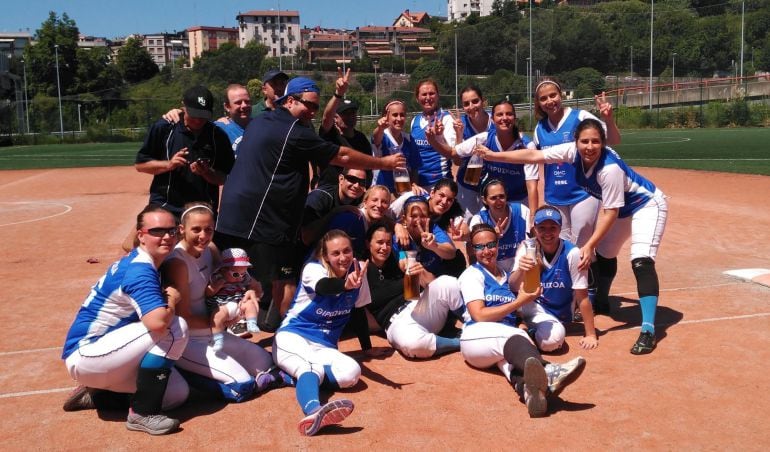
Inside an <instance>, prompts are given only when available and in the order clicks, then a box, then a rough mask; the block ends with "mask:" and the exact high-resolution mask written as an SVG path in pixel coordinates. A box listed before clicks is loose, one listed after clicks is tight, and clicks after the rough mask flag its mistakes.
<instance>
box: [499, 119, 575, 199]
mask: <svg viewBox="0 0 770 452" xmlns="http://www.w3.org/2000/svg"><path fill="white" fill-rule="evenodd" d="M578 124H580V110H571V111H570V112H569V114H568V115H567V118H566V119H565V120H564V122H563V123H562V124H561V126H560V127H559V128H558V129H555V130H554V129H552V128H551V125H550V123H549V122H548V118H547V117H546V118H543V119H541V120H540V121H538V123H537V125H536V126H535V135H536V136H537V143H538V147H539V148H540V149H547V148H549V147H551V146H556V145H558V144H563V143H569V142H573V141H575V136H574V134H575V129H577V126H578ZM543 170H544V171H545V176H544V179H545V188H544V192H545V202H546V203H547V204H551V205H554V206H567V205H572V204H577V203H578V202H580V201H582V200H584V199H586V198H587V197H588V193H586V192H585V190H583V188H582V187H580V186H579V185H578V184H577V180H576V176H575V167H574V165H571V164H569V163H546V164H545V166H544V167H543ZM509 196H510V195H509Z"/></svg>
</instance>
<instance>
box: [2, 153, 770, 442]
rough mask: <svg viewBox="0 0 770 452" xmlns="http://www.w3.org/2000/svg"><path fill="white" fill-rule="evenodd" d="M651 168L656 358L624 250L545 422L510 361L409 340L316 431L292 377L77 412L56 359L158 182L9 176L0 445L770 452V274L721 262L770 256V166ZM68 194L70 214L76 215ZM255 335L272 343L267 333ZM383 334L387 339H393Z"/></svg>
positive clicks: (368, 373) (117, 173) (49, 173)
mask: <svg viewBox="0 0 770 452" xmlns="http://www.w3.org/2000/svg"><path fill="white" fill-rule="evenodd" d="M641 173H642V174H644V175H645V176H647V177H649V178H650V179H651V180H653V181H654V182H655V183H656V184H657V185H658V186H659V187H660V188H661V189H662V190H663V191H664V192H665V193H666V194H668V195H669V196H671V198H670V200H669V201H670V216H669V223H668V229H667V231H666V233H665V236H664V238H663V244H662V247H661V250H660V254H659V257H658V264H657V266H658V271H659V274H660V279H661V288H662V294H661V307H660V308H659V311H658V317H657V324H658V337H659V343H658V348H657V350H656V351H655V352H654V353H653V354H651V355H647V356H632V355H631V354H629V352H628V350H629V348H630V347H631V344H632V343H633V342H634V340H635V339H636V336H637V335H638V332H639V331H638V328H637V326H638V325H639V308H638V305H637V303H636V300H637V296H636V288H635V283H634V280H633V276H632V274H631V271H630V266H629V264H628V261H627V255H628V250H627V247H626V248H625V249H624V251H623V252H622V254H621V261H620V265H619V275H618V278H617V280H616V282H615V285H614V287H613V293H614V294H615V295H618V296H619V298H618V300H620V301H621V304H620V305H617V306H615V307H614V310H613V314H612V317H606V316H603V317H598V319H597V327H598V328H599V329H600V330H601V332H602V335H601V337H600V347H599V348H598V349H597V350H593V351H588V352H586V351H581V350H580V349H579V347H578V345H577V342H578V339H579V336H578V334H579V331H580V329H579V328H578V329H576V330H575V331H576V332H575V333H574V334H573V335H572V336H570V337H568V344H569V350H568V352H566V353H565V354H563V355H561V356H554V357H552V359H553V360H554V361H557V362H560V361H563V360H567V359H569V358H571V357H574V356H576V355H578V354H582V355H583V356H584V357H585V358H586V360H587V361H588V365H587V368H586V371H585V373H584V374H583V376H582V377H581V378H580V379H579V380H578V381H577V382H575V383H574V384H573V385H572V386H570V387H569V388H567V390H565V391H564V392H563V393H562V394H561V400H556V401H555V402H553V403H552V407H553V412H552V414H550V416H548V417H546V418H543V419H530V418H529V417H528V416H527V413H526V409H525V407H524V406H523V404H521V403H520V402H519V401H518V399H517V397H516V396H515V394H514V393H513V391H512V390H511V388H510V386H509V385H508V384H507V383H506V381H505V379H504V378H503V377H502V375H500V374H499V373H498V372H497V371H496V370H490V371H488V372H484V371H478V370H475V369H472V368H470V367H469V366H467V365H466V364H465V363H464V362H463V360H462V357H461V355H460V354H459V353H455V354H452V355H448V356H444V357H441V358H439V359H435V360H427V361H409V360H406V359H404V358H403V357H401V356H400V355H398V354H397V353H396V354H393V355H391V356H388V357H386V358H384V359H375V360H371V361H366V362H363V363H362V367H363V377H362V379H361V382H360V383H359V384H358V385H357V386H356V387H355V388H353V389H352V390H349V391H344V392H338V393H337V394H334V395H333V397H347V398H350V399H352V400H353V401H354V402H355V404H356V409H355V411H354V413H353V414H352V415H351V416H350V417H349V418H348V419H347V420H346V421H345V423H344V425H343V426H341V427H333V428H328V429H325V430H323V431H322V434H320V435H318V436H316V437H312V438H305V437H301V436H300V435H299V434H298V432H297V427H296V426H297V422H298V421H299V419H300V417H301V414H300V410H299V408H298V406H297V404H296V402H295V398H294V391H293V390H292V389H281V390H276V391H273V392H270V393H268V394H265V395H263V396H261V397H258V398H256V399H253V400H250V401H248V402H245V403H242V404H232V405H224V404H222V403H219V402H216V401H212V400H208V399H205V398H202V397H201V396H196V397H195V398H194V399H193V400H191V401H189V402H188V403H187V404H186V405H185V406H184V407H183V408H181V409H179V410H177V411H175V412H173V415H175V416H179V417H180V418H181V419H182V421H183V423H182V427H183V428H182V430H181V431H180V432H178V433H176V434H173V435H169V436H165V437H151V436H149V435H146V434H142V433H136V432H129V431H127V430H126V428H125V426H124V425H123V424H124V422H125V414H124V413H114V412H112V413H111V412H106V413H97V412H96V411H82V412H76V413H65V412H63V411H62V409H61V405H62V401H63V400H64V398H65V397H66V394H67V393H66V392H63V391H62V389H66V388H71V387H74V382H73V381H72V380H71V379H70V377H69V376H68V375H67V372H66V371H65V369H64V365H63V363H62V361H61V360H60V359H59V355H60V353H61V348H60V347H61V345H62V342H63V339H64V335H65V333H66V330H67V328H68V327H69V324H70V322H71V321H72V318H73V316H74V314H75V312H76V310H77V308H78V306H79V305H80V303H81V302H82V301H83V299H84V298H85V296H86V295H87V293H88V291H89V288H90V287H91V285H92V284H93V283H94V282H95V281H96V280H97V279H98V278H99V277H100V276H101V275H102V273H103V272H104V270H105V268H106V266H107V265H109V263H111V262H112V261H114V260H115V259H117V258H118V257H119V256H120V254H121V253H120V250H119V246H120V243H121V242H122V240H123V238H124V237H125V235H126V233H127V231H128V230H129V228H130V227H131V225H132V223H133V221H134V216H135V214H136V213H137V212H138V211H139V210H140V209H141V207H142V206H143V205H144V204H145V202H146V200H147V192H146V189H147V187H148V186H149V182H150V180H149V177H147V176H145V175H142V174H138V173H136V172H135V171H134V170H133V169H132V168H126V167H123V168H89V169H56V170H38V171H3V172H0V199H2V201H0V231H2V232H3V237H4V241H5V245H4V246H3V247H2V252H0V253H1V254H2V261H3V265H2V266H1V267H0V277H1V278H2V281H3V284H2V289H0V299H2V300H3V303H4V305H5V308H4V309H3V313H2V314H1V315H0V319H2V323H3V325H4V328H3V334H2V335H0V369H2V370H1V371H0V388H2V390H0V412H2V413H3V414H4V416H3V422H2V426H0V440H2V442H1V443H0V444H2V448H3V449H4V450H29V449H32V448H38V449H56V450H74V449H78V450H94V449H111V450H128V449H150V448H152V449H171V450H183V449H186V450H202V449H212V448H217V447H225V448H227V449H230V450H239V449H246V448H250V447H257V448H260V449H267V448H270V449H279V450H286V449H311V448H312V449H320V450H331V449H335V450H353V449H355V450H362V449H370V450H373V449H375V448H377V449H384V450H392V449H410V450H412V449H422V450H439V449H440V450H469V449H474V450H484V449H534V448H542V449H571V450H588V449H592V450H596V449H648V450H651V449H655V450H661V449H665V450H672V449H679V450H682V449H709V450H714V449H725V448H729V449H734V450H766V449H767V447H768V445H770V429H768V428H767V420H766V417H767V413H768V412H770V398H768V397H767V395H766V392H767V388H768V387H770V374H769V373H768V372H767V363H768V362H770V347H768V344H770V288H768V287H764V286H761V285H758V284H753V283H746V282H739V281H737V280H735V279H731V278H728V277H726V276H723V275H722V271H724V270H727V269H735V268H756V267H759V268H768V264H769V263H768V256H769V255H770V211H768V210H767V208H766V204H767V199H768V195H769V194H770V178H769V177H762V176H746V175H728V174H720V173H709V172H695V171H676V170H664V169H646V168H642V169H641ZM20 203H24V204H20ZM66 206H70V207H71V211H68V212H66V213H62V212H64V211H65V210H67V207H66ZM56 214H58V216H55V215H56ZM43 217H49V218H46V219H43ZM37 219H39V220H37ZM89 258H95V259H98V260H99V261H100V262H99V263H93V264H92V263H88V262H87V260H88V259H89ZM256 339H263V341H262V342H263V343H264V345H265V346H268V347H269V345H270V341H269V336H268V335H266V334H262V335H260V336H259V337H258V338H255V339H254V340H256ZM374 343H375V345H376V346H379V347H386V346H387V342H386V341H385V340H384V339H382V338H379V337H377V338H374ZM341 348H342V349H343V350H345V351H351V352H354V351H356V350H357V348H358V343H357V341H356V340H355V339H348V340H345V341H343V342H342V344H341ZM57 389H58V390H59V391H56V390H57ZM100 416H101V418H100Z"/></svg>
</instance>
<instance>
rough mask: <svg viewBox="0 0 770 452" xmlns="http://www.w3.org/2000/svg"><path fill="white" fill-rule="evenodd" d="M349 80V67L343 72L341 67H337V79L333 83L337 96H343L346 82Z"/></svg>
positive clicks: (346, 86) (346, 88)
mask: <svg viewBox="0 0 770 452" xmlns="http://www.w3.org/2000/svg"><path fill="white" fill-rule="evenodd" d="M349 81H350V68H348V70H347V71H345V74H343V73H342V68H341V67H337V81H336V82H335V85H334V93H335V94H336V95H337V96H340V97H341V96H344V95H345V93H346V92H347V91H348V84H349Z"/></svg>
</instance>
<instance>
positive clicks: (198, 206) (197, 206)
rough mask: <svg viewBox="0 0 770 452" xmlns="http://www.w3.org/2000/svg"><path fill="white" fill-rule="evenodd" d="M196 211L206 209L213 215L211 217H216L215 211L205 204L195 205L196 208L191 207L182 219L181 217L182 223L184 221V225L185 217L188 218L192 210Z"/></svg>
mask: <svg viewBox="0 0 770 452" xmlns="http://www.w3.org/2000/svg"><path fill="white" fill-rule="evenodd" d="M195 209H206V210H208V211H209V212H210V213H211V215H212V216H213V215H214V211H213V210H211V208H210V207H209V206H204V205H203V204H197V205H195V206H192V207H190V208H189V209H187V210H185V211H184V212H182V216H181V217H179V220H180V221H182V222H183V223H184V217H185V216H186V215H187V214H188V213H190V211H191V210H195Z"/></svg>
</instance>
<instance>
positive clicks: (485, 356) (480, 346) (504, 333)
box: [459, 263, 530, 381]
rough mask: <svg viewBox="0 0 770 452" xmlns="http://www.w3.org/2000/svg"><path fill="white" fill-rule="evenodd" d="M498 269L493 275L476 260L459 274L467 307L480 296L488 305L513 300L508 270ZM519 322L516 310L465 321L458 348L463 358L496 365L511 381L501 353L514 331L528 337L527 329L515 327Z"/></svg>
mask: <svg viewBox="0 0 770 452" xmlns="http://www.w3.org/2000/svg"><path fill="white" fill-rule="evenodd" d="M498 268H499V267H498ZM499 271H500V273H501V276H500V277H499V278H496V277H495V276H494V275H492V274H491V273H490V272H489V271H488V270H487V269H486V268H484V267H483V266H482V265H481V264H479V263H475V264H473V265H471V266H470V267H468V268H467V269H466V270H465V271H464V272H463V274H462V275H460V278H459V282H460V291H461V292H462V296H463V300H464V301H465V305H466V308H467V306H468V305H469V304H470V303H474V302H478V301H479V300H481V301H483V303H484V306H488V307H491V306H499V305H503V304H508V303H513V302H514V301H515V300H516V295H514V293H513V292H511V289H510V287H509V285H508V277H509V273H508V272H506V271H505V270H503V269H501V268H499ZM518 322H519V319H518V317H517V315H516V313H515V312H512V313H510V314H508V315H507V316H505V317H504V318H502V319H501V320H499V321H497V322H476V321H474V320H469V321H468V322H466V323H465V326H464V327H463V333H462V336H461V337H460V351H461V352H462V354H463V358H464V359H465V361H467V362H468V364H470V365H471V366H473V367H477V368H480V369H486V368H488V367H491V366H495V365H496V366H497V367H498V368H499V369H500V371H502V372H503V374H504V375H505V377H506V378H507V379H508V380H509V381H510V380H511V371H512V366H511V364H509V363H508V362H507V361H506V360H505V358H504V356H503V348H504V346H505V343H506V342H507V341H508V339H509V338H511V337H512V336H516V335H518V336H522V337H524V338H526V340H528V341H529V340H530V339H529V336H527V333H526V332H525V331H524V330H522V329H521V328H519V327H518Z"/></svg>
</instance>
